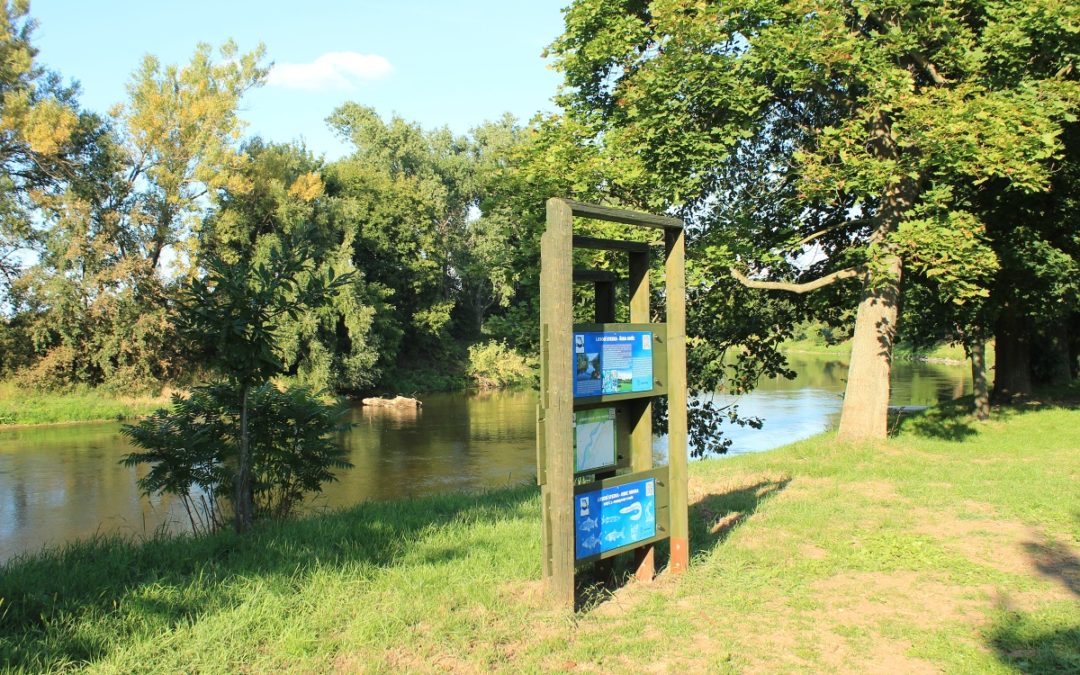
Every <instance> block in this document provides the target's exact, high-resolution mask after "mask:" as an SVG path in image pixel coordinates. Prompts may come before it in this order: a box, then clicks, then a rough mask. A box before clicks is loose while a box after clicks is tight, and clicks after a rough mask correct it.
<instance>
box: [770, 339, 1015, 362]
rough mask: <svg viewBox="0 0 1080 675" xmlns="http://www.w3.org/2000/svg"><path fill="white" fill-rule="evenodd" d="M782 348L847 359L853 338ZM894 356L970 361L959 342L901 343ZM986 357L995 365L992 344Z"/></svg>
mask: <svg viewBox="0 0 1080 675" xmlns="http://www.w3.org/2000/svg"><path fill="white" fill-rule="evenodd" d="M780 350H781V351H782V352H784V353H785V354H824V355H827V356H834V357H836V358H839V359H842V360H844V361H846V360H847V358H848V357H849V356H850V355H851V340H844V341H843V342H838V343H836V344H828V343H827V342H825V340H823V339H821V338H818V337H805V338H803V339H801V340H788V341H786V342H784V343H783V345H782V346H781V347H780ZM893 356H894V357H895V358H896V359H897V360H900V361H931V362H934V361H943V362H947V363H951V362H955V363H957V364H966V363H967V362H968V361H967V358H968V357H967V354H966V353H965V352H964V347H963V345H958V344H945V343H942V344H939V345H937V346H935V347H933V348H932V349H912V348H911V346H910V345H906V344H904V343H900V344H898V345H896V348H895V349H894V350H893ZM986 358H987V368H990V367H992V366H993V365H994V349H993V345H992V344H990V345H987V347H986Z"/></svg>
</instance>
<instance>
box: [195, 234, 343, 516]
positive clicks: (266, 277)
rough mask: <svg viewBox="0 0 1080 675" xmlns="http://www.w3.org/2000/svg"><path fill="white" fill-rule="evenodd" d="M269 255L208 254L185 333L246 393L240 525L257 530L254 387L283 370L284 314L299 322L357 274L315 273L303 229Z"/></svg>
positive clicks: (242, 397) (238, 488) (272, 245)
mask: <svg viewBox="0 0 1080 675" xmlns="http://www.w3.org/2000/svg"><path fill="white" fill-rule="evenodd" d="M267 249H268V250H267V251H266V253H265V256H260V258H261V259H260V260H259V261H256V259H255V257H254V256H253V255H251V254H249V255H248V256H245V257H241V258H239V259H237V260H234V261H229V262H226V261H225V260H223V259H221V258H217V257H208V258H206V259H204V261H203V264H205V265H206V268H207V274H206V278H205V279H203V278H200V277H195V278H194V279H193V280H192V282H191V285H190V287H189V288H188V289H187V290H186V291H185V293H184V296H183V300H184V302H183V310H182V312H181V314H180V320H181V326H182V331H183V333H184V334H185V335H186V336H187V337H188V338H189V339H190V340H191V341H192V342H193V343H194V344H196V345H197V346H198V348H199V349H200V351H201V353H202V355H203V358H204V359H205V362H206V363H207V364H208V365H209V366H210V367H211V368H212V369H213V370H215V371H216V372H218V373H219V374H220V375H221V376H223V377H224V379H225V381H226V383H227V384H228V385H229V386H231V387H232V388H233V389H234V390H235V391H236V392H237V397H238V398H239V401H240V403H239V410H240V419H239V442H238V448H237V468H236V481H235V485H234V488H235V497H234V499H233V504H234V506H235V509H236V513H235V526H236V531H237V532H240V533H243V532H247V531H248V530H249V529H251V524H252V519H253V509H254V506H253V499H254V495H253V488H254V486H253V483H252V456H251V437H250V434H249V421H250V415H249V413H250V409H251V397H250V395H251V391H252V390H253V389H254V388H256V387H259V386H262V385H264V384H265V383H266V382H267V381H268V380H269V379H270V378H271V377H273V376H275V375H279V374H281V373H282V371H283V370H284V365H283V364H282V361H281V358H280V357H279V356H278V351H279V339H280V338H279V334H278V331H277V329H276V326H277V321H278V320H279V319H280V318H281V317H283V316H288V317H289V318H291V319H293V320H294V321H295V320H297V319H298V318H299V316H300V314H301V313H302V312H304V311H307V310H308V309H309V308H311V307H312V306H314V305H316V304H317V303H318V302H320V301H321V300H322V299H323V298H326V297H329V296H332V295H333V294H335V293H337V292H338V291H339V290H340V289H341V288H343V287H345V286H346V285H347V284H348V283H349V282H350V281H351V279H352V273H351V272H350V273H347V274H342V275H335V273H334V269H333V268H332V267H331V268H329V269H328V270H327V273H326V276H325V277H323V276H316V275H312V274H311V270H312V267H313V262H312V256H311V252H312V245H311V243H310V242H309V240H308V238H307V233H306V232H304V231H296V232H294V233H293V234H292V236H290V237H288V238H286V239H284V240H283V241H272V242H267Z"/></svg>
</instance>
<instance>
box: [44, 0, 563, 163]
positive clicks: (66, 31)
mask: <svg viewBox="0 0 1080 675" xmlns="http://www.w3.org/2000/svg"><path fill="white" fill-rule="evenodd" d="M568 2H569V0H501V1H500V0H458V1H456V2H455V1H451V0H445V1H443V2H437V1H435V0H397V1H393V0H384V1H382V2H375V1H370V0H360V1H353V2H348V1H345V0H342V1H337V2H334V1H330V0H300V1H295V0H294V1H293V2H282V1H280V0H263V1H261V2H247V1H243V2H240V1H233V0H217V1H216V2H209V1H206V0H188V1H186V2H175V1H174V0H139V1H129V0H106V1H105V2H85V1H84V0H36V1H32V2H31V5H30V14H31V16H32V17H34V18H35V19H36V20H37V22H38V28H37V30H36V31H35V33H34V39H33V42H34V44H35V45H36V46H37V47H38V49H39V51H40V53H39V54H38V59H39V61H40V63H41V64H42V65H44V66H46V67H48V68H50V69H52V70H56V71H58V72H59V73H60V74H61V75H62V76H63V77H64V79H65V80H76V81H78V82H79V83H80V86H81V91H82V93H81V95H80V101H81V103H82V105H83V107H85V108H87V109H90V110H94V111H98V112H102V113H104V112H106V111H108V109H109V108H111V107H112V106H113V105H115V104H117V103H120V102H122V101H123V100H124V98H125V96H126V90H125V87H126V85H127V83H128V81H129V80H130V77H131V74H132V73H133V72H134V71H135V70H136V68H137V67H138V66H139V64H140V63H141V61H142V59H143V57H144V56H145V55H146V54H153V55H154V56H156V57H157V58H158V59H159V60H160V61H161V62H162V63H165V64H171V63H176V64H183V63H186V62H187V61H188V60H189V59H190V57H191V55H192V53H193V51H194V49H195V46H196V44H197V43H199V42H208V43H210V44H212V45H220V44H221V43H223V42H225V41H226V40H228V39H232V40H235V41H236V42H237V44H238V46H239V47H240V50H241V51H242V52H246V51H250V50H252V49H254V48H255V47H256V46H257V45H258V44H259V43H262V44H263V45H265V47H266V58H267V62H268V63H269V62H273V63H274V68H273V70H271V72H270V76H269V78H268V81H267V83H266V84H265V85H264V86H262V87H261V88H259V89H256V90H254V91H252V92H250V93H249V94H248V95H247V96H246V97H245V98H244V100H243V102H242V103H241V106H242V110H241V117H242V118H243V119H245V120H246V121H247V122H248V123H249V126H248V128H247V130H246V135H248V136H255V135H258V136H262V137H263V138H264V139H268V140H272V141H277V142H288V141H296V140H299V141H303V142H304V143H305V144H306V145H307V147H308V148H309V149H310V150H311V151H313V152H314V153H315V154H317V155H324V156H325V157H326V158H327V159H336V158H338V157H341V156H343V155H345V154H347V153H348V152H349V151H350V149H351V148H350V147H349V146H348V144H347V143H344V142H342V141H341V140H340V139H338V138H336V137H335V136H334V134H333V133H332V132H331V131H330V130H329V129H328V128H327V126H326V123H325V119H326V117H327V116H329V115H330V113H331V112H333V110H334V109H335V108H336V107H337V106H339V105H341V104H342V103H345V102H346V101H356V102H358V103H361V104H363V105H368V106H372V107H374V108H375V109H376V110H377V111H378V112H379V114H380V115H382V116H383V117H384V118H389V117H390V116H391V115H394V114H396V115H399V116H401V117H403V118H404V119H406V120H409V121H413V122H418V123H420V124H421V125H422V126H423V127H424V128H436V127H441V126H444V125H445V126H448V127H449V128H450V129H451V130H452V131H454V132H456V133H466V132H468V130H469V129H471V128H472V127H474V126H476V125H478V124H480V123H481V122H483V121H485V120H494V119H497V118H499V117H501V116H502V115H503V113H505V112H510V113H511V114H513V115H514V116H515V117H517V118H518V119H519V121H522V122H525V121H528V120H529V118H531V117H532V116H533V115H534V114H535V113H537V112H540V111H548V112H549V111H552V110H554V107H555V106H554V104H553V103H552V102H551V97H552V96H553V95H554V94H555V91H556V88H557V87H558V85H559V82H560V80H561V78H560V77H559V75H558V73H556V72H555V71H553V70H551V69H550V67H549V62H548V61H546V60H545V59H544V58H543V57H542V56H541V54H542V52H543V50H544V48H545V47H546V46H547V45H548V44H550V43H551V42H552V41H553V40H554V39H555V38H556V37H558V35H559V34H560V33H561V32H562V29H563V19H562V12H561V11H560V10H561V9H562V7H563V6H564V5H566V4H567V3H568Z"/></svg>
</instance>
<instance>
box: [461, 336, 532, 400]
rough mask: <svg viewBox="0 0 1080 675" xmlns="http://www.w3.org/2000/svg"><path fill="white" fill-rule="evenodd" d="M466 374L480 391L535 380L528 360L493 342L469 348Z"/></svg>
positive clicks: (502, 344)
mask: <svg viewBox="0 0 1080 675" xmlns="http://www.w3.org/2000/svg"><path fill="white" fill-rule="evenodd" d="M466 372H467V374H468V375H469V377H470V378H471V379H472V380H473V381H474V382H475V383H476V384H477V386H479V387H480V388H482V389H492V388H495V387H508V386H511V385H517V384H527V383H529V382H532V381H533V380H535V378H536V372H535V370H534V369H533V367H532V366H531V365H530V363H529V360H528V359H526V358H525V357H524V356H522V355H521V354H518V353H517V352H516V351H514V350H513V349H510V348H509V347H507V346H506V344H505V343H502V342H495V341H491V342H485V343H482V344H475V345H473V346H471V347H469V365H468V368H467V370H466Z"/></svg>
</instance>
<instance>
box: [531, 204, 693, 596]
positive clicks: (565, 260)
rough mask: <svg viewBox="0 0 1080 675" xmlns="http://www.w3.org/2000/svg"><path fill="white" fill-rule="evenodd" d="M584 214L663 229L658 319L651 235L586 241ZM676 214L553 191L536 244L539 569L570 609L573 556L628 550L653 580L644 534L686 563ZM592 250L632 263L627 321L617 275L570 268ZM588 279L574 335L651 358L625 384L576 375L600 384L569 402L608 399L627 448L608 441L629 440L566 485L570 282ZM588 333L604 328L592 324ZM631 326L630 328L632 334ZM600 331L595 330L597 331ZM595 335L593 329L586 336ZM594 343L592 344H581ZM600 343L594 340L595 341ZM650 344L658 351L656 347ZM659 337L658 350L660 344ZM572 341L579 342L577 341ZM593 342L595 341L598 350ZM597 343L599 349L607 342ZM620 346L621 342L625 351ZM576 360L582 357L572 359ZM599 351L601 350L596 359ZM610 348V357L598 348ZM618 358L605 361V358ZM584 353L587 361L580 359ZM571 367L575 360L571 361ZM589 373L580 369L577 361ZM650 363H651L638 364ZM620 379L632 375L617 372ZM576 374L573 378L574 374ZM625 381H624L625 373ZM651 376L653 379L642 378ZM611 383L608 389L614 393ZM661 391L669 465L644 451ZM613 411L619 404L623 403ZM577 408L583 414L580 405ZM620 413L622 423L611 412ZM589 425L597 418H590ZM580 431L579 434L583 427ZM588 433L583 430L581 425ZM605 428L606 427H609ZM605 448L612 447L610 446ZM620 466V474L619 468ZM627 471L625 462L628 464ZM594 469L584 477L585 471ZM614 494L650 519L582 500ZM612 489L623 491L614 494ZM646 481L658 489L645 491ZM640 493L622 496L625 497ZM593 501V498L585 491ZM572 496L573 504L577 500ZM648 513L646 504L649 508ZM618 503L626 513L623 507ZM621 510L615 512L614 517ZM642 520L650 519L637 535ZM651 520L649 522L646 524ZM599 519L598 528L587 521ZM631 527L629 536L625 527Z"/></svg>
mask: <svg viewBox="0 0 1080 675" xmlns="http://www.w3.org/2000/svg"><path fill="white" fill-rule="evenodd" d="M575 216H576V217H583V218H593V219H597V220H607V221H612V222H618V223H626V224H630V225H635V226H641V227H649V228H660V229H662V230H663V232H664V269H665V275H664V278H665V289H664V290H665V296H666V298H667V325H666V326H665V325H661V324H654V323H652V322H651V318H652V317H651V312H650V307H649V304H650V289H649V270H650V264H649V245H648V244H646V243H642V242H633V241H617V240H607V239H594V238H591V237H582V236H574V233H573V219H574V217H575ZM684 246H685V245H684V235H683V223H682V221H680V220H678V219H675V218H669V217H666V216H656V215H651V214H645V213H637V212H633V211H626V210H623V209H615V208H609V207H604V206H596V205H592V204H582V203H579V202H574V201H570V200H568V199H559V198H552V199H549V200H548V202H547V229H546V231H545V232H544V234H543V236H542V237H541V242H540V253H541V267H540V343H541V346H540V349H541V354H540V363H541V368H540V404H539V406H538V411H537V481H538V482H539V483H540V485H541V498H542V502H543V519H544V520H543V539H544V541H543V566H542V568H543V574H544V578H545V580H546V581H547V582H548V587H549V589H550V591H551V593H552V594H553V595H554V597H555V599H556V600H557V601H558V602H560V603H562V604H565V605H567V606H569V607H574V603H575V587H574V575H575V569H576V566H577V565H578V564H588V563H591V562H596V563H600V564H602V565H603V564H607V563H609V562H610V560H611V558H612V556H616V555H621V554H623V553H629V552H633V553H634V556H635V575H636V577H637V578H638V579H640V580H651V579H652V577H653V574H654V567H655V554H654V548H653V544H654V542H656V541H659V540H661V539H664V538H670V541H671V560H670V564H669V569H670V570H671V571H672V572H673V573H681V572H684V571H685V570H686V568H687V566H688V564H689V531H688V522H687V485H686V481H687V460H688V456H687V452H686V396H687V390H686V382H687V378H686V297H685V295H686V281H685V249H684ZM574 247H578V248H590V249H601V250H611V251H625V252H626V253H627V256H628V271H629V292H630V293H629V299H630V302H629V304H630V312H629V318H630V323H629V324H617V323H614V318H615V315H616V311H615V301H616V294H615V284H616V283H617V282H618V275H615V274H613V273H611V272H607V271H597V270H575V269H574V268H573V248H574ZM575 281H578V282H592V283H593V284H594V286H593V288H594V318H595V320H596V324H595V325H593V326H584V325H583V326H582V327H580V328H579V329H578V330H580V331H582V332H581V333H579V334H578V336H577V340H578V341H582V340H593V341H595V340H600V339H603V338H608V337H609V338H611V339H612V340H616V339H617V340H618V341H619V342H623V341H624V340H633V341H634V342H635V344H637V345H638V346H637V347H634V349H635V350H639V349H640V351H635V352H634V354H635V356H634V359H635V362H637V361H640V356H639V355H640V354H646V355H648V354H650V353H651V354H652V356H651V357H649V356H646V357H645V358H646V360H645V364H646V365H645V366H644V367H649V366H648V364H649V362H650V361H649V360H648V359H650V358H651V359H652V364H653V366H652V368H653V370H652V371H651V372H652V373H653V378H652V381H651V384H650V380H649V378H648V377H647V376H645V377H644V383H642V382H641V378H639V375H638V374H637V373H639V371H638V370H637V368H638V366H637V365H635V366H634V368H635V375H634V378H635V379H634V382H635V384H634V388H632V389H628V390H625V391H624V390H621V389H618V388H616V389H607V388H606V387H607V385H606V384H605V389H604V390H603V391H604V393H600V389H599V384H598V383H599V379H598V378H599V377H600V376H599V374H598V373H599V370H600V369H599V367H597V371H594V375H593V378H597V379H595V380H591V379H589V378H588V377H587V376H586V377H585V378H584V379H583V380H582V381H583V382H597V384H596V385H590V386H596V387H597V388H596V389H594V390H584V389H583V390H582V392H585V391H589V393H580V394H579V395H580V396H581V397H582V398H581V399H579V400H578V403H579V404H580V409H581V410H583V411H589V410H595V409H597V408H601V409H602V408H603V407H605V406H607V407H611V406H616V408H614V409H613V411H614V412H613V413H612V415H613V417H612V418H608V419H615V420H616V426H615V428H616V429H622V430H623V431H622V432H620V433H625V434H626V436H625V438H628V439H629V447H628V448H626V447H625V445H624V443H625V438H624V441H618V442H617V443H616V446H617V447H622V448H623V452H626V451H627V450H628V452H629V461H628V462H625V460H623V461H624V462H625V463H617V464H616V465H610V464H602V465H588V464H586V465H584V466H585V467H589V466H592V467H594V468H593V469H592V470H590V469H588V468H583V469H581V472H580V473H581V475H580V476H579V478H580V479H581V480H585V481H592V482H586V483H581V484H579V485H577V487H576V488H575V462H574V433H575V432H574V423H575V410H576V409H577V408H575V399H574V386H575V385H574V383H575V380H574V378H575V375H574V372H575V370H574V368H575V367H576V366H575V359H574V352H573V348H574V346H575V343H574V340H575V327H574V323H573V313H574V312H573V283H574V282H575ZM590 331H601V333H599V334H597V333H595V332H590ZM634 331H637V332H634ZM597 335H599V337H596V336H597ZM590 336H592V337H590ZM582 344H594V342H582ZM596 344H599V343H596ZM653 344H655V349H654V347H653ZM661 346H662V349H661ZM579 349H580V347H579ZM601 351H602V350H601ZM605 353H606V352H605ZM620 353H621V352H616V351H613V352H611V354H612V356H611V357H610V358H612V359H620V360H621V359H626V358H629V357H627V356H620V355H619V354H620ZM625 353H628V352H625ZM581 358H584V357H581ZM597 358H599V357H597ZM603 358H605V359H606V358H609V357H606V356H605V357H603ZM614 362H615V361H613V363H614ZM582 363H585V362H584V361H582ZM578 366H579V367H580V364H578ZM625 367H626V366H615V367H614V368H613V369H612V370H611V371H604V372H605V377H607V373H608V372H611V373H616V375H615V376H614V377H617V378H620V379H621V378H622V377H623V376H622V375H618V373H620V372H625V371H623V370H620V369H622V368H625ZM579 372H587V371H584V370H582V371H579ZM643 372H645V373H648V372H650V371H647V370H646V371H643ZM626 377H629V376H626ZM579 379H581V377H580V376H579ZM625 381H626V382H629V380H625ZM648 386H651V389H647V388H646V387H648ZM613 392H614V393H613ZM665 394H666V395H667V396H668V411H669V413H668V448H669V452H668V455H669V463H668V466H667V467H657V468H654V467H653V460H652V397H654V396H659V395H665ZM620 411H621V412H620ZM583 414H584V413H583ZM615 415H621V416H622V417H621V419H622V422H618V419H620V418H618V417H614V416H615ZM590 424H594V423H591V422H590ZM582 433H585V432H582ZM590 433H591V432H590ZM606 433H610V432H606ZM608 447H610V445H609V446H608ZM620 469H621V470H622V471H623V472H624V473H622V474H619V470H620ZM627 470H629V472H627ZM590 475H591V476H592V477H591V478H589V476H590ZM611 490H615V491H616V492H615V493H614V494H615V496H617V497H619V499H620V500H625V499H630V500H641V501H636V502H633V503H632V505H633V506H636V508H637V514H638V515H635V516H633V518H634V519H640V518H641V516H642V514H643V513H645V512H646V511H647V513H648V518H649V519H648V520H644V521H639V522H638V524H634V523H630V524H628V525H625V527H627V528H629V529H628V530H625V531H620V530H618V529H617V528H618V527H622V526H613V527H614V528H615V529H614V530H610V529H609V530H607V531H604V530H603V528H602V527H601V525H600V523H601V521H603V523H607V522H608V518H607V516H608V515H610V514H612V513H614V512H613V511H610V512H609V511H604V517H603V518H601V517H600V514H599V513H597V512H592V511H589V510H587V509H586V507H589V508H590V509H591V508H593V507H594V506H595V505H598V504H599V505H601V506H596V508H598V509H599V510H603V509H604V508H608V507H603V506H602V505H603V504H605V503H612V504H613V503H620V504H626V503H627V502H626V501H620V502H605V501H604V500H607V499H609V497H607V496H599V495H601V492H603V494H609V495H610V494H611V492H610V491H611ZM618 490H624V492H623V493H621V494H620V493H618ZM654 490H655V495H654V493H653V491H654ZM635 494H636V495H638V496H636V497H635V496H630V497H626V496H625V495H635ZM596 499H600V501H599V502H596V501H593V500H596ZM577 501H580V504H577V503H576V502H577ZM577 506H580V511H581V513H580V514H577V515H578V516H579V518H580V519H581V531H580V535H581V537H582V539H581V542H583V543H581V546H582V549H581V551H576V550H575V546H577V545H578V541H577V540H576V539H575V537H576V534H577V533H576V532H575V527H576V522H577V521H576V520H575V514H576V512H575V508H577ZM654 511H655V513H654ZM620 513H631V514H632V513H634V512H633V511H632V510H631V511H629V512H628V511H627V510H626V509H625V508H623V510H622V511H620ZM614 520H618V518H614ZM640 523H648V525H647V526H646V528H645V529H644V530H643V533H642V534H636V533H637V532H638V531H639V529H638V528H639V526H640ZM654 523H655V525H654ZM596 527H601V530H599V531H598V530H595V529H593V528H596ZM627 531H628V532H630V533H631V534H629V535H627V534H625V532H627ZM601 533H605V534H610V539H609V541H611V542H626V543H612V544H609V545H607V547H606V548H605V547H601V546H600V544H599V542H600V541H601V540H600V539H599V538H595V539H592V540H591V542H590V538H592V537H595V536H596V535H598V534H601Z"/></svg>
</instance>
